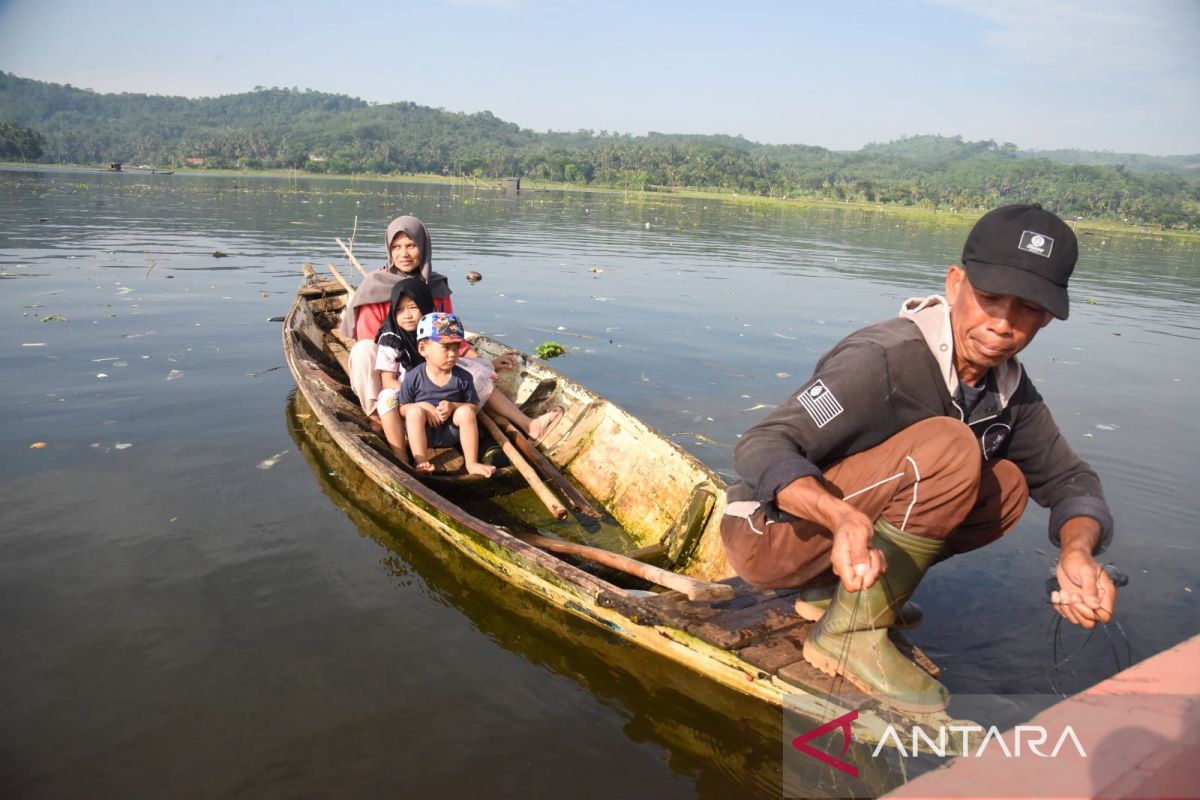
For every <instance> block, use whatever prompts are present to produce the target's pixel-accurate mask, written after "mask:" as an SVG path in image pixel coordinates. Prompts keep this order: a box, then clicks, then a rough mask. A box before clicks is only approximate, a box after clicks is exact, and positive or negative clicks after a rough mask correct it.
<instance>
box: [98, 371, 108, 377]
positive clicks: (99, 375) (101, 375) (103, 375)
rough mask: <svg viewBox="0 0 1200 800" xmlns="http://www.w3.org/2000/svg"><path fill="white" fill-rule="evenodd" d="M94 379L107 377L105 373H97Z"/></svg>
mask: <svg viewBox="0 0 1200 800" xmlns="http://www.w3.org/2000/svg"><path fill="white" fill-rule="evenodd" d="M96 377H97V378H107V377H108V373H107V372H97V373H96Z"/></svg>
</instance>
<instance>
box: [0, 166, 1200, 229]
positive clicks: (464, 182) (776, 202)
mask: <svg viewBox="0 0 1200 800" xmlns="http://www.w3.org/2000/svg"><path fill="white" fill-rule="evenodd" d="M0 168H5V169H16V170H30V171H43V172H85V173H97V172H98V173H110V171H109V170H106V169H104V168H103V167H96V166H94V165H91V166H89V165H83V164H30V163H24V162H12V161H0ZM155 169H156V170H157V172H155V171H152V170H149V169H137V168H132V167H131V168H129V169H127V170H123V171H122V172H120V173H115V172H113V173H110V174H122V175H155V174H159V175H163V176H164V177H167V175H166V173H171V174H172V175H173V176H204V175H213V176H222V177H247V178H280V179H285V180H294V181H301V180H305V181H308V180H331V179H332V180H350V181H366V182H370V183H414V184H443V185H450V186H465V187H471V188H475V189H478V190H483V191H497V192H503V191H505V190H504V188H503V186H502V185H501V181H502V179H500V178H480V179H475V178H467V177H456V176H447V175H433V174H413V175H381V174H377V173H347V174H341V173H312V172H306V171H301V170H286V169H264V170H238V169H195V168H193V167H169V168H166V167H164V168H163V169H161V170H158V169H157V168H155ZM521 187H522V191H562V192H579V193H584V194H586V193H595V194H624V195H626V196H630V197H637V198H639V199H653V198H658V197H684V198H692V199H702V200H718V201H721V202H725V203H740V204H744V205H757V206H774V207H779V208H796V209H799V208H829V209H834V208H836V209H843V210H855V211H861V212H871V213H877V214H888V215H893V216H901V217H907V218H909V219H915V220H920V221H922V222H932V223H936V224H940V225H947V226H956V225H957V226H961V227H963V228H966V227H967V226H969V225H971V224H973V223H974V222H975V220H977V219H978V218H979V217H980V216H982V215H983V213H984V212H985V211H987V210H988V209H985V208H980V209H972V210H963V211H955V210H951V209H936V208H922V207H918V206H905V205H899V204H896V203H882V204H876V203H858V202H851V201H839V200H825V199H821V198H808V197H763V196H761V195H751V194H741V193H738V192H733V191H729V190H723V189H685V188H675V187H659V188H655V189H652V190H646V189H623V188H621V187H619V186H599V185H587V186H580V185H578V184H571V183H555V182H549V181H537V180H532V179H527V178H522V179H521ZM1067 222H1068V224H1070V225H1071V227H1072V228H1074V229H1075V230H1079V231H1088V232H1094V233H1111V234H1120V235H1134V236H1143V237H1145V236H1155V237H1169V238H1172V239H1180V240H1185V241H1200V231H1189V230H1177V229H1174V228H1162V227H1154V226H1150V225H1135V224H1132V223H1122V222H1113V221H1108V220H1094V219H1068V220H1067Z"/></svg>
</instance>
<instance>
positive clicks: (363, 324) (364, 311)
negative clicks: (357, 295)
mask: <svg viewBox="0 0 1200 800" xmlns="http://www.w3.org/2000/svg"><path fill="white" fill-rule="evenodd" d="M390 305H391V303H368V304H367V305H364V306H359V307H358V311H357V312H356V313H355V315H354V338H355V339H370V340H374V339H375V334H377V333H379V326H380V325H382V324H383V321H384V320H385V319H387V312H388V307H389V306H390Z"/></svg>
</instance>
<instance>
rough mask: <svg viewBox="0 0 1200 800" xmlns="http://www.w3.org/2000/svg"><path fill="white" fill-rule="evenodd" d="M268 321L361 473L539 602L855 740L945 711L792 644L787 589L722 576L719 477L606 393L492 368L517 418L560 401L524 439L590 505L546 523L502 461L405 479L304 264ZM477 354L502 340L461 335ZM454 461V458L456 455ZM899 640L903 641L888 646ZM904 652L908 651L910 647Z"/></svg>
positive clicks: (797, 625)
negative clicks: (859, 685) (674, 579)
mask: <svg viewBox="0 0 1200 800" xmlns="http://www.w3.org/2000/svg"><path fill="white" fill-rule="evenodd" d="M306 273H307V279H306V281H305V282H304V283H303V284H302V285H301V287H300V288H299V290H298V291H297V295H296V300H295V302H294V304H293V305H292V308H291V310H290V311H289V312H288V314H287V317H286V318H285V321H284V328H283V349H284V354H285V357H286V359H287V363H288V367H289V368H290V369H291V371H292V375H293V376H294V377H295V380H296V384H297V386H298V388H299V390H300V393H301V394H302V395H303V397H304V399H305V401H306V402H307V405H308V406H309V407H310V408H311V410H312V413H313V414H314V415H315V417H316V418H317V419H318V420H319V421H320V424H321V427H322V428H323V429H324V431H325V432H326V433H327V434H328V436H329V437H330V438H331V439H332V441H333V442H334V443H335V444H336V446H337V447H338V448H339V449H340V450H341V451H342V452H343V453H345V455H346V456H347V457H348V458H350V459H351V460H352V461H353V462H354V463H355V464H356V465H357V466H358V467H359V468H360V469H361V470H362V471H363V472H364V473H365V475H366V476H367V477H369V478H370V479H371V480H372V481H373V482H374V483H376V484H377V485H378V486H379V487H381V488H382V489H383V491H384V492H385V493H386V494H387V495H388V496H389V497H390V498H392V500H394V501H395V502H396V503H398V504H399V505H400V506H402V507H403V509H404V511H406V512H407V513H409V514H411V515H415V517H416V518H418V519H420V520H421V521H422V522H423V523H424V524H426V525H428V526H429V528H430V529H431V530H432V531H434V532H435V533H436V534H437V535H438V536H439V537H441V538H442V539H443V540H444V541H445V542H447V543H449V544H450V545H451V546H453V547H454V548H456V549H457V550H459V551H460V552H461V553H463V554H464V555H465V556H467V557H468V558H469V559H471V560H472V561H474V562H476V563H477V564H479V565H480V566H482V567H483V568H485V569H487V570H488V571H490V572H492V573H494V574H495V575H497V576H500V577H501V578H503V579H504V580H505V581H507V582H508V583H510V584H512V585H515V586H517V587H520V588H521V589H524V590H525V591H527V592H529V593H530V594H531V595H533V596H535V597H536V598H538V600H539V601H540V602H544V603H549V604H550V605H553V606H555V607H557V608H559V609H563V610H565V611H566V612H568V613H570V614H573V615H575V616H577V617H580V618H582V619H585V620H587V621H589V622H591V623H593V624H595V625H598V626H601V627H602V628H604V629H606V630H608V631H610V632H614V633H616V634H618V635H619V636H621V637H622V638H623V639H624V640H627V641H629V642H631V643H633V644H635V645H637V646H639V647H642V648H645V649H646V650H649V651H652V652H655V653H658V654H660V655H662V656H664V657H666V658H668V659H670V660H672V661H674V662H676V663H678V664H680V665H683V666H684V667H685V668H687V669H689V670H691V671H693V672H695V673H697V674H699V675H701V676H703V677H704V678H705V679H707V680H711V681H715V682H717V683H719V684H721V685H723V686H725V687H727V688H730V689H733V690H734V691H736V692H739V693H741V694H743V695H748V696H750V697H753V698H757V699H758V700H762V701H765V702H767V703H769V704H771V705H773V706H777V707H786V708H787V709H788V710H790V711H792V712H796V713H798V714H801V715H803V716H806V717H808V718H810V719H821V720H828V719H831V718H833V717H837V716H840V715H842V714H844V713H847V712H849V711H851V710H853V709H857V710H858V711H859V715H858V719H857V721H856V723H855V727H854V735H855V741H856V742H877V741H879V740H880V738H881V737H882V736H883V734H884V732H885V731H886V730H887V728H888V726H893V727H894V728H895V729H896V730H898V731H899V730H904V729H907V728H908V727H909V726H911V725H912V724H914V723H920V724H922V725H930V724H937V723H938V721H940V720H943V719H945V720H948V717H945V715H942V714H938V715H923V716H922V715H917V716H913V715H904V714H901V713H899V712H896V711H894V710H891V709H886V708H881V707H880V706H879V704H878V702H876V701H874V700H872V699H871V698H869V697H867V696H865V695H863V694H861V693H860V692H858V691H857V690H856V689H855V688H854V687H852V686H850V685H849V684H848V683H847V682H846V681H843V680H835V679H832V678H830V677H829V676H826V675H824V674H823V673H820V672H818V671H817V670H816V669H814V668H813V667H811V666H810V665H809V664H808V663H807V662H806V661H804V659H803V657H802V656H801V649H802V647H803V642H804V637H805V634H806V633H807V630H808V627H809V623H806V622H805V621H804V620H802V619H801V618H800V617H798V616H797V615H796V614H795V613H794V611H793V605H794V599H795V598H794V594H795V591H794V590H755V589H753V588H752V587H750V586H749V585H747V584H746V583H745V582H744V581H742V580H741V579H739V578H737V577H732V571H731V570H730V568H729V566H728V564H727V562H726V560H725V556H724V551H723V548H722V545H721V541H720V535H719V530H718V528H719V525H720V519H721V515H722V513H723V509H724V502H725V484H724V482H723V481H722V480H721V478H720V477H719V476H718V475H717V474H716V473H714V472H713V471H712V470H710V469H709V468H707V467H706V466H704V465H703V464H701V463H700V462H699V461H698V460H696V459H695V458H694V457H693V456H691V455H690V454H688V453H687V452H686V451H684V450H682V449H681V448H680V447H678V446H677V445H676V444H675V443H674V442H672V441H670V440H669V439H667V438H666V437H664V436H662V435H661V434H659V433H658V432H656V431H654V430H652V429H651V428H649V427H648V426H646V425H645V424H643V423H642V422H640V421H639V420H637V419H636V418H634V417H632V416H631V415H629V414H628V413H626V412H625V411H623V410H622V409H620V408H619V407H617V406H616V405H614V404H613V403H610V402H608V401H607V400H605V399H604V398H602V397H600V396H598V395H596V394H595V393H593V392H592V391H590V390H589V389H587V388H585V387H583V386H580V385H579V384H577V383H575V382H574V381H572V380H571V379H570V378H567V377H566V376H565V375H563V374H561V373H559V372H557V371H555V370H554V369H551V368H550V367H549V366H547V365H546V364H544V363H543V362H541V361H538V360H535V359H533V358H530V357H528V356H525V355H524V354H521V355H520V356H519V357H518V361H519V368H518V369H517V370H505V371H502V372H500V373H499V374H498V376H497V391H504V392H505V393H506V394H507V395H508V396H509V397H511V398H513V399H514V400H515V401H516V402H517V404H518V405H520V406H521V407H522V408H523V410H525V412H526V413H527V414H530V415H531V416H532V415H535V414H537V413H540V412H542V411H543V410H545V409H547V408H549V407H551V406H554V405H558V406H560V407H562V408H564V409H565V414H564V416H563V418H562V420H561V421H560V422H559V423H558V424H557V425H555V426H554V427H553V428H552V429H551V431H550V432H549V434H548V435H547V436H546V437H545V439H544V441H543V442H541V444H540V446H539V447H540V449H541V450H542V452H543V453H544V455H545V456H546V457H547V458H548V459H549V460H550V462H551V463H552V464H553V465H554V466H555V467H556V468H557V469H558V470H559V471H560V472H561V473H562V474H563V475H565V476H566V477H567V478H568V479H569V480H570V481H571V483H573V484H574V486H575V487H577V488H578V489H579V490H581V491H582V493H583V494H584V495H585V496H586V497H587V498H589V499H590V500H591V501H593V502H594V504H595V505H596V506H597V507H598V508H599V509H602V511H603V514H602V517H603V518H602V519H601V520H599V521H596V520H591V519H587V518H584V517H583V515H578V514H577V515H576V516H575V517H574V518H569V519H567V520H565V521H560V520H556V519H555V518H554V517H553V516H551V515H550V513H549V512H548V511H546V510H545V509H544V508H542V507H541V506H540V505H538V503H537V502H536V500H532V499H531V497H530V492H529V489H528V488H527V487H526V486H525V484H524V482H523V481H522V480H521V479H520V478H519V477H517V476H516V475H515V474H514V473H513V471H512V470H511V469H501V470H499V471H498V472H497V474H496V475H494V476H493V477H492V478H490V479H477V478H471V479H465V478H463V477H461V476H458V475H456V474H454V472H453V471H454V470H455V469H456V467H457V465H456V463H455V461H454V460H453V459H445V458H444V459H442V460H441V461H440V462H438V463H439V464H440V466H439V470H440V472H439V474H437V475H434V476H432V477H430V476H420V477H418V476H417V475H416V474H415V473H413V472H412V471H410V470H409V469H407V468H406V467H404V466H403V465H401V464H400V462H399V461H397V460H396V459H395V458H394V457H393V456H392V455H391V453H390V451H389V449H388V447H387V445H386V443H384V442H383V440H382V438H381V436H380V434H379V433H378V430H379V429H378V423H375V424H374V425H372V423H371V421H370V420H369V419H368V418H367V417H366V416H365V415H364V414H363V412H362V410H361V408H360V407H359V404H358V402H357V400H356V398H355V396H354V394H353V392H352V391H351V389H350V386H349V382H348V379H347V378H346V373H345V366H346V360H347V357H348V347H349V346H351V345H352V342H349V341H347V340H345V339H344V338H342V337H341V336H340V335H338V334H337V333H335V332H334V331H335V329H336V323H337V320H338V318H339V316H340V313H341V310H342V308H343V307H344V306H345V302H346V298H347V292H346V289H345V288H344V287H343V285H342V284H341V283H340V282H338V281H335V280H332V279H320V278H318V277H316V276H315V274H313V272H312V270H311V267H308V265H306ZM469 338H470V339H471V341H472V343H473V344H474V346H475V348H476V349H477V350H478V351H479V352H480V353H481V354H482V355H484V356H487V357H495V356H498V355H500V354H502V353H504V352H507V351H509V349H510V348H509V347H508V346H506V345H504V344H503V343H501V342H498V341H495V340H492V339H489V338H487V337H485V336H480V335H475V334H469ZM459 462H461V458H460V459H459ZM529 534H542V535H545V534H550V535H553V536H554V537H559V538H562V539H566V540H570V541H573V542H577V543H579V544H584V545H588V546H591V547H601V548H604V549H606V550H609V551H612V552H615V553H620V554H624V555H627V556H630V557H633V558H636V559H640V560H643V561H647V562H649V563H652V564H654V565H656V566H658V567H661V568H663V569H667V570H670V571H671V572H674V573H678V574H680V575H684V576H687V577H690V578H693V579H695V580H698V581H709V582H715V583H718V584H721V585H723V586H728V587H730V588H731V589H732V592H731V594H732V597H731V599H727V600H719V601H693V600H689V599H687V597H686V596H684V595H683V594H681V593H680V592H677V591H661V590H658V591H655V589H656V587H654V586H652V585H651V584H649V583H646V582H643V581H640V580H638V579H636V578H631V577H630V576H629V575H626V574H623V573H620V572H616V571H614V570H612V569H608V568H604V567H597V566H596V565H594V564H593V563H591V562H589V561H586V560H582V559H578V558H574V557H572V556H569V555H564V556H563V557H559V556H557V555H554V554H552V553H550V552H547V551H545V550H543V549H539V548H538V547H535V546H533V545H531V544H529V543H527V542H526V541H524V540H523V539H522V538H520V537H521V536H525V535H529ZM904 644H906V643H904ZM918 655H920V654H919V651H918Z"/></svg>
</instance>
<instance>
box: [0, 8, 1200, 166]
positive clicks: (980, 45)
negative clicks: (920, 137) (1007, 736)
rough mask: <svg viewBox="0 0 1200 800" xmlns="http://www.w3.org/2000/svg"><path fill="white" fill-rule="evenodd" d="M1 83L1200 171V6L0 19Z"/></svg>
mask: <svg viewBox="0 0 1200 800" xmlns="http://www.w3.org/2000/svg"><path fill="white" fill-rule="evenodd" d="M0 70H4V71H7V72H11V73H15V74H17V75H20V76H22V77H26V78H36V79H38V80H44V81H53V82H56V83H70V84H72V85H74V86H78V87H82V88H88V89H94V90H96V91H100V92H121V91H127V92H146V93H152V94H172V95H186V96H189V97H199V96H215V95H220V94H229V93H234V92H243V91H248V90H250V89H253V88H254V87H255V86H288V87H292V86H294V87H299V88H301V89H318V90H321V91H326V92H336V93H341V94H348V95H352V96H355V97H361V98H362V99H364V100H369V101H374V102H380V103H388V102H395V101H401V100H410V101H413V102H416V103H419V104H422V105H429V106H434V107H438V108H445V109H447V110H450V111H465V112H475V111H482V110H488V111H491V112H492V113H494V114H495V115H496V116H498V117H501V118H503V119H505V120H507V121H509V122H515V123H517V124H518V125H520V126H521V127H523V128H532V129H534V130H538V131H544V130H547V129H554V130H575V129H578V128H591V129H594V130H597V131H599V130H609V131H620V132H629V133H645V132H647V131H660V132H669V133H728V134H742V135H744V136H746V137H747V138H749V139H753V140H755V141H760V142H772V143H785V142H786V143H802V144H814V145H821V146H824V147H830V148H834V149H854V148H858V147H861V146H862V145H864V144H866V143H868V142H872V141H889V140H891V139H895V138H898V137H900V136H905V135H912V134H922V133H937V134H944V135H954V134H961V135H962V136H963V137H965V138H967V139H995V140H996V141H998V142H1005V141H1011V142H1014V143H1015V144H1017V145H1018V146H1019V147H1021V148H1025V149H1045V148H1059V147H1078V148H1083V149H1098V150H1114V151H1120V152H1141V153H1151V154H1160V155H1162V154H1180V153H1198V152H1200V0H1121V1H1120V2H1112V1H1111V0H1011V1H1009V0H897V1H896V2H882V1H880V2H866V1H865V0H863V1H862V2H855V1H854V0H844V1H843V2H836V1H832V0H820V1H819V2H816V1H814V2H806V1H805V0H792V1H791V2H788V1H787V0H780V2H755V0H742V2H741V3H733V2H728V0H727V1H726V2H720V3H710V2H654V1H653V0H640V1H639V2H626V1H625V0H608V1H607V2H551V1H550V0H424V2H419V3H411V2H404V1H403V0H394V1H393V2H381V1H379V0H338V2H329V0H321V1H320V2H313V0H291V2H287V3H284V2H270V3H268V2H259V1H258V0H236V1H234V0H209V2H204V3H194V4H176V3H169V2H164V0H0Z"/></svg>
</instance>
